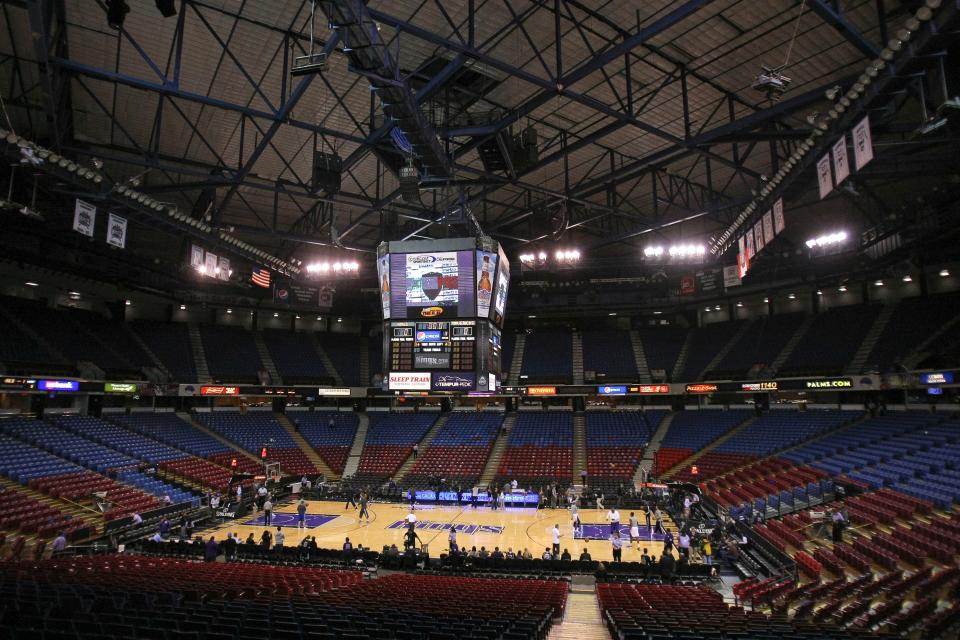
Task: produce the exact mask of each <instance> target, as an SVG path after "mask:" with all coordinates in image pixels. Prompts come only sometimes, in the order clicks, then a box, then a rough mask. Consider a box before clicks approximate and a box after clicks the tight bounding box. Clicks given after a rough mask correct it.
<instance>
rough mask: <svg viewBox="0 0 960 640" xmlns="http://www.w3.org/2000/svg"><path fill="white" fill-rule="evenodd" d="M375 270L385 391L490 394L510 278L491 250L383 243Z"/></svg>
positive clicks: (487, 246) (478, 245) (443, 243)
mask: <svg viewBox="0 0 960 640" xmlns="http://www.w3.org/2000/svg"><path fill="white" fill-rule="evenodd" d="M377 266H378V279H379V282H380V301H381V306H382V311H383V319H384V331H383V337H384V360H385V362H384V365H385V370H386V371H387V372H388V375H387V384H388V387H389V388H390V389H393V390H398V391H399V390H417V391H422V390H432V391H495V390H496V388H497V385H498V382H499V379H500V372H501V361H500V328H501V327H502V325H503V317H504V313H505V310H506V298H507V289H508V286H509V277H510V275H509V265H508V262H507V260H506V256H505V255H504V254H503V251H502V250H501V249H500V247H499V246H498V245H497V243H496V242H494V241H492V240H490V239H489V238H479V239H478V238H459V239H446V240H435V241H414V242H390V243H384V244H382V245H381V246H380V249H379V250H378V259H377Z"/></svg>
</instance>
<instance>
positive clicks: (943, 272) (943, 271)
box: [940, 269, 950, 278]
mask: <svg viewBox="0 0 960 640" xmlns="http://www.w3.org/2000/svg"><path fill="white" fill-rule="evenodd" d="M940 277H941V278H949V277H950V272H949V271H948V270H946V269H940Z"/></svg>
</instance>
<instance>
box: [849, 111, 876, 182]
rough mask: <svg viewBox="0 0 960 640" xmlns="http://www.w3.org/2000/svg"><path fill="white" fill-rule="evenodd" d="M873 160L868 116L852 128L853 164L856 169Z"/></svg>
mask: <svg viewBox="0 0 960 640" xmlns="http://www.w3.org/2000/svg"><path fill="white" fill-rule="evenodd" d="M871 160H873V136H872V135H871V133H870V116H866V117H864V119H863V120H861V121H860V122H858V123H857V126H855V127H854V128H853V164H854V166H855V167H856V168H857V171H860V169H863V168H864V167H865V166H867V163H868V162H870V161H871Z"/></svg>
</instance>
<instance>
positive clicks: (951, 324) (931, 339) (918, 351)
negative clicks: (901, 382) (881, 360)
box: [903, 315, 960, 370]
mask: <svg viewBox="0 0 960 640" xmlns="http://www.w3.org/2000/svg"><path fill="white" fill-rule="evenodd" d="M958 325H960V315H958V316H954V317H953V318H952V319H951V320H949V321H948V322H945V323H943V326H941V327H940V329H939V330H937V331H934V332H933V333H931V334H930V335H929V336H927V339H926V340H924V341H923V342H921V343H920V344H918V345H917V347H916V348H915V349H914V350H913V352H912V353H910V354H908V355H907V356H906V357H905V358H904V359H903V367H904V369H907V370H910V369H914V368H916V366H917V365H918V364H919V363H920V362H922V361H923V360H924V359H925V358H927V357H929V356H930V351H929V347H930V345H932V344H934V343H935V342H936V341H937V340H938V339H939V338H940V336H942V335H944V334H945V333H947V332H954V331H956V330H957V326H958Z"/></svg>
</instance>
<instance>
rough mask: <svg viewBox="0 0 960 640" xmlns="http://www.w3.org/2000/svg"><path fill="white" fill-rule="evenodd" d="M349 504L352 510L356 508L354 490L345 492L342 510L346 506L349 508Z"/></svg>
mask: <svg viewBox="0 0 960 640" xmlns="http://www.w3.org/2000/svg"><path fill="white" fill-rule="evenodd" d="M351 505H352V506H353V509H354V511H356V509H357V492H356V491H352V490H351V491H348V492H347V502H346V503H345V504H344V505H343V510H344V511H346V510H347V508H349V507H350V506H351Z"/></svg>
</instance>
